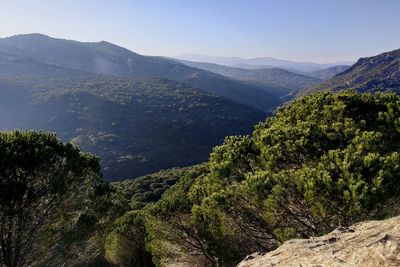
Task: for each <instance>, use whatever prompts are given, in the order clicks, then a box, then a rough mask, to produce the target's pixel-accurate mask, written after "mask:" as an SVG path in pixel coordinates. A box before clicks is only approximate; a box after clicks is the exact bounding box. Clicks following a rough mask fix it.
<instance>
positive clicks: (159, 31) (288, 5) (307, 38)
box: [0, 0, 400, 62]
mask: <svg viewBox="0 0 400 267" xmlns="http://www.w3.org/2000/svg"><path fill="white" fill-rule="evenodd" d="M0 10H1V15H0V25H1V26H0V37H5V36H10V35H14V34H18V33H31V32H40V33H44V34H47V35H51V36H54V37H61V38H67V39H75V40H80V41H99V40H107V41H110V42H112V43H116V44H118V45H121V46H124V47H126V48H129V49H131V50H133V51H135V52H138V53H141V54H147V55H164V56H175V55H180V54H184V53H199V54H206V55H215V56H217V55H218V56H240V57H257V56H271V57H276V58H282V59H290V60H297V61H314V62H333V61H343V60H354V59H357V58H359V57H362V56H371V55H375V54H378V53H381V52H383V51H389V50H393V49H397V48H400V33H399V29H400V1H399V0H375V1H373V0H263V1H262V0H142V1H139V0H2V1H1V2H0Z"/></svg>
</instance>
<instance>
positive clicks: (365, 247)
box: [238, 216, 400, 267]
mask: <svg viewBox="0 0 400 267" xmlns="http://www.w3.org/2000/svg"><path fill="white" fill-rule="evenodd" d="M250 266H251V267H261V266H263V267H269V266H275V267H278V266H290V267H291V266H293V267H297V266H298V267H300V266H302V267H306V266H307V267H308V266H313V267H317V266H318V267H327V266H334V267H339V266H340V267H341V266H357V267H372V266H400V216H398V217H394V218H391V219H387V220H383V221H367V222H361V223H357V224H355V225H353V226H351V227H346V228H344V227H342V228H338V229H336V230H334V231H333V232H331V233H329V234H327V235H324V236H321V237H314V238H310V239H293V240H289V241H287V242H285V243H284V244H283V245H282V246H281V247H279V248H278V249H276V250H274V251H271V252H269V253H267V254H264V255H262V254H260V253H254V254H252V255H249V256H247V257H246V259H245V260H243V261H242V262H241V263H239V265H238V267H250Z"/></svg>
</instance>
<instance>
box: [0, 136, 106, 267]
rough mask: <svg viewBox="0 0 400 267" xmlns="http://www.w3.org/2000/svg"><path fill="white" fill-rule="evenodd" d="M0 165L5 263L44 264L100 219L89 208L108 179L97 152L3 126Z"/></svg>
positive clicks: (2, 244)
mask: <svg viewBox="0 0 400 267" xmlns="http://www.w3.org/2000/svg"><path fill="white" fill-rule="evenodd" d="M0 169H1V171H0V188H1V190H0V217H1V218H2V220H1V223H0V226H1V232H0V240H1V245H0V249H1V252H2V253H1V256H0V262H1V265H5V266H32V265H41V264H44V263H45V262H47V261H48V260H53V259H54V258H56V257H57V256H58V255H59V254H60V253H64V252H65V253H66V252H67V251H68V249H69V247H70V246H73V244H74V242H75V241H77V238H79V241H80V242H83V241H84V240H85V238H86V236H87V234H89V232H90V231H89V229H88V227H93V226H94V225H95V224H96V223H97V220H96V218H95V217H93V216H92V213H93V211H92V210H89V209H88V208H89V207H91V204H92V203H94V201H95V199H96V198H97V197H98V196H100V195H99V194H98V193H99V191H98V188H100V187H103V188H105V189H106V187H107V185H106V184H103V182H102V180H101V177H100V174H99V172H100V166H99V162H98V160H97V158H95V157H94V156H92V155H90V154H87V153H82V152H80V150H79V149H78V148H76V147H75V146H73V145H72V144H70V143H67V144H63V143H62V142H61V141H60V140H59V139H57V138H56V136H55V135H53V134H47V133H35V132H32V131H28V132H4V133H0ZM106 190H108V189H106Z"/></svg>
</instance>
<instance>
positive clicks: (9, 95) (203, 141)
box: [0, 56, 265, 180]
mask: <svg viewBox="0 0 400 267" xmlns="http://www.w3.org/2000/svg"><path fill="white" fill-rule="evenodd" d="M0 89H1V90H0V96H1V98H0V104H1V105H0V111H1V113H0V122H1V124H0V127H1V129H2V130H12V129H18V128H19V129H37V130H46V131H52V132H56V133H57V134H58V135H59V136H60V137H61V138H62V139H63V140H66V141H68V140H72V142H73V143H75V144H77V145H79V146H80V147H81V148H82V149H84V150H86V151H90V152H92V153H96V155H98V156H99V157H100V158H101V162H102V166H103V172H104V176H105V177H106V179H109V180H122V179H125V178H134V177H137V176H140V175H145V174H148V173H151V172H154V171H158V170H160V169H163V168H170V167H176V166H187V165H192V164H196V163H199V162H202V161H205V160H206V159H207V156H208V154H209V153H210V151H211V148H212V147H213V146H215V145H217V144H218V143H219V142H221V141H222V140H223V138H224V137H225V136H227V135H232V134H244V133H249V132H250V131H251V130H252V128H253V125H254V124H255V123H256V122H258V121H260V120H262V119H263V118H264V117H265V113H263V112H261V111H259V110H256V109H252V108H249V107H246V106H244V105H240V104H238V103H235V102H232V101H229V100H227V99H225V98H222V97H219V96H216V95H211V94H209V93H206V92H203V91H200V90H198V89H194V88H191V87H189V86H187V85H185V84H182V83H179V82H175V81H171V80H166V79H159V78H153V79H128V78H122V77H117V76H105V75H96V74H91V73H86V72H82V71H77V70H71V69H65V68H61V67H58V66H54V65H49V64H45V63H42V62H36V61H32V60H27V59H24V58H21V59H16V58H15V57H10V58H7V56H4V58H3V59H2V60H1V61H0Z"/></svg>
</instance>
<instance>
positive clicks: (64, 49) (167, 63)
mask: <svg viewBox="0 0 400 267" xmlns="http://www.w3.org/2000/svg"><path fill="white" fill-rule="evenodd" d="M0 52H3V53H7V54H11V55H17V56H19V57H25V58H31V59H32V58H33V59H35V60H38V61H41V62H45V63H48V64H54V65H57V66H60V67H64V68H71V69H76V70H81V71H86V72H91V73H98V74H107V75H116V76H123V77H130V78H146V77H147V78H148V77H158V78H166V79H171V80H175V81H179V82H184V83H186V84H188V85H190V86H193V87H196V88H200V89H202V90H204V91H206V92H209V93H213V94H216V95H220V96H223V97H226V98H227V99H230V100H233V101H236V102H238V103H241V104H245V105H247V106H250V107H254V108H258V109H260V110H263V111H271V110H273V109H274V108H275V107H276V106H278V105H279V104H280V100H279V99H278V98H277V97H275V96H274V95H273V94H271V92H270V88H266V87H262V86H256V85H249V84H243V83H241V82H238V81H236V80H233V79H230V78H228V77H224V76H222V75H218V74H215V73H211V72H208V71H204V70H201V69H198V68H192V67H189V66H186V65H184V64H181V63H178V62H176V61H174V60H170V59H166V58H162V57H150V56H142V55H139V54H136V53H134V52H132V51H129V50H127V49H125V48H122V47H119V46H116V45H114V44H111V43H108V42H105V41H102V42H97V43H83V42H77V41H72V40H64V39H56V38H51V37H48V36H46V35H42V34H24V35H16V36H12V37H8V38H2V39H0ZM273 90H275V89H274V88H273Z"/></svg>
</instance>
